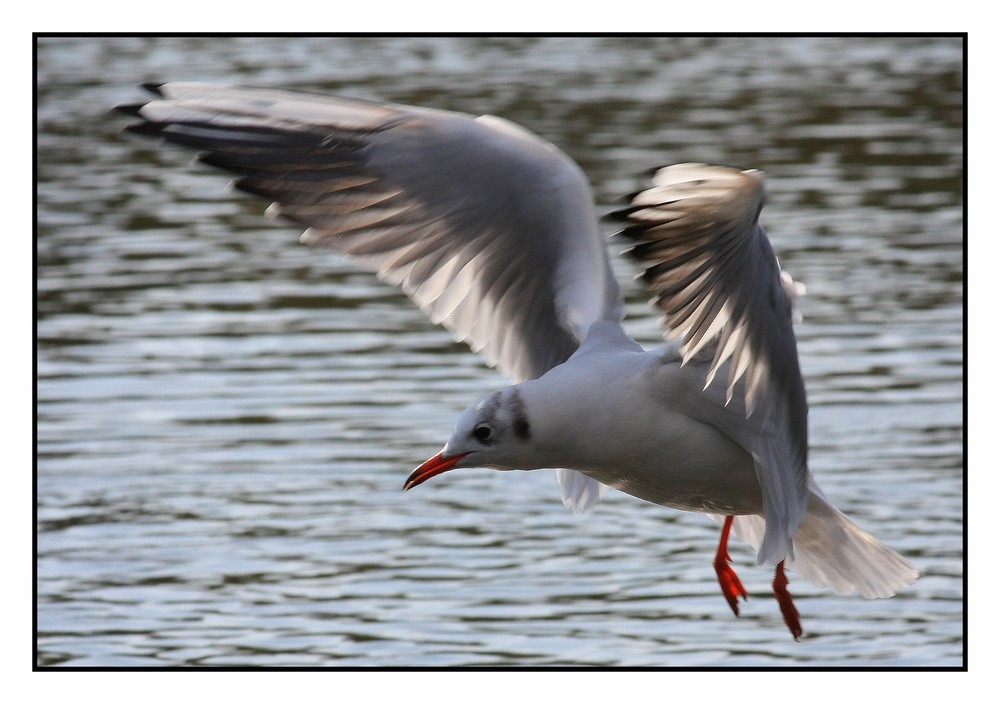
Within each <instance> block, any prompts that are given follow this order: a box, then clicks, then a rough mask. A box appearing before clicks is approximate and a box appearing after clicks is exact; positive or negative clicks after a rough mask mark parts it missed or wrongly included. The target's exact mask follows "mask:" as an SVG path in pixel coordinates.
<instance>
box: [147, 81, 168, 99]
mask: <svg viewBox="0 0 1000 704" xmlns="http://www.w3.org/2000/svg"><path fill="white" fill-rule="evenodd" d="M165 85H166V83H153V82H147V83H143V84H142V87H143V88H145V89H146V90H148V91H149V92H150V93H152V94H153V95H158V96H160V97H161V98H162V97H163V91H162V90H161V89H162V88H163V86H165Z"/></svg>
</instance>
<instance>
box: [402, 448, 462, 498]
mask: <svg viewBox="0 0 1000 704" xmlns="http://www.w3.org/2000/svg"><path fill="white" fill-rule="evenodd" d="M467 454H469V453H468V452H463V453H462V454H460V455H452V456H451V457H445V456H444V455H443V454H442V453H440V452H439V453H437V454H436V455H434V456H433V457H431V458H430V459H429V460H427V461H426V462H424V463H423V464H422V465H420V466H419V467H417V468H416V469H415V470H413V471H412V472H410V476H409V477H407V479H406V483H405V484H403V491H408V490H410V489H412V488H413V487H415V486H416V485H417V484H423V483H424V482H425V481H427V480H428V479H430V478H431V477H436V476H437V475H439V474H442V473H444V472H447V471H448V470H449V469H451V468H452V467H454V466H455V465H456V464H458V462H459V460H461V459H462V458H463V457H465V456H466V455H467Z"/></svg>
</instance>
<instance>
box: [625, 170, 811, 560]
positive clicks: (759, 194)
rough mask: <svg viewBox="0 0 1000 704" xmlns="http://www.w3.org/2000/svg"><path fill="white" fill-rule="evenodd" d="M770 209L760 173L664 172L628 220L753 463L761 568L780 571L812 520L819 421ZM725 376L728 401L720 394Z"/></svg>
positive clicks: (721, 417) (628, 230)
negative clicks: (763, 524)
mask: <svg viewBox="0 0 1000 704" xmlns="http://www.w3.org/2000/svg"><path fill="white" fill-rule="evenodd" d="M763 203H764V186H763V178H762V177H761V175H760V174H759V173H758V172H755V171H739V170H737V169H732V168H728V167H720V166H706V165H704V164H678V165H675V166H669V167H665V168H662V169H659V170H657V171H656V172H655V174H654V176H653V184H652V187H651V188H648V189H646V190H644V191H641V192H639V193H637V194H635V195H633V196H632V198H631V203H630V205H629V207H627V208H625V209H623V210H621V211H620V212H619V213H617V214H616V215H617V217H619V218H620V219H623V220H625V221H626V222H627V226H626V227H625V229H624V230H622V232H621V233H620V234H621V235H623V236H625V237H627V238H629V239H631V240H633V241H635V244H634V245H632V246H631V248H630V249H629V250H628V253H629V254H630V255H631V256H632V257H634V258H635V259H637V260H638V261H639V262H640V263H641V264H642V266H643V267H644V273H643V274H642V277H643V278H644V279H645V281H646V283H647V285H648V286H649V289H650V290H651V292H652V293H653V295H654V302H655V305H656V306H657V307H659V308H660V309H661V310H662V311H663V313H664V323H665V325H666V326H667V328H668V333H667V335H668V337H670V338H680V339H681V340H682V344H681V348H680V352H681V355H682V359H683V362H684V363H687V362H689V361H692V360H695V362H696V364H695V365H694V366H695V367H696V368H698V369H704V370H705V372H704V373H705V392H704V398H705V399H706V400H711V401H713V402H716V410H714V411H713V410H706V413H708V414H710V415H711V416H713V417H712V419H711V420H712V421H713V422H714V423H715V424H716V425H717V426H718V427H719V428H720V429H721V430H723V431H724V432H726V433H727V434H729V435H730V436H731V437H733V439H734V440H736V441H737V442H739V443H740V444H742V445H743V446H744V447H745V448H746V449H747V450H748V451H749V452H750V453H751V454H752V455H753V458H754V463H755V465H756V468H757V473H758V477H759V479H760V482H761V486H762V490H763V497H764V516H765V518H766V520H767V534H766V535H765V537H764V541H763V544H762V546H761V550H760V553H759V556H758V557H759V559H760V560H761V561H762V562H763V561H768V562H776V561H777V560H778V559H781V558H782V557H784V555H786V554H789V555H790V554H791V538H792V536H793V535H794V533H795V530H796V529H797V527H798V524H799V521H800V520H801V518H802V516H803V515H804V512H805V506H806V496H807V481H808V475H809V471H808V466H807V455H808V427H807V418H806V417H807V412H808V409H807V405H806V396H805V387H804V384H803V381H802V374H801V372H800V370H799V358H798V349H797V345H796V342H795V334H794V331H793V329H792V317H793V309H792V302H791V300H790V297H789V294H790V293H791V294H793V295H794V294H795V293H797V292H798V290H799V289H800V285H797V284H795V283H794V282H792V280H791V278H790V277H788V276H787V275H786V274H784V273H783V272H782V271H781V269H780V268H779V266H778V261H777V258H776V257H775V255H774V251H773V250H772V249H771V245H770V243H769V242H768V240H767V236H766V235H765V234H764V229H763V228H762V227H761V226H760V223H759V222H758V216H759V214H760V210H761V207H762V206H763ZM709 360H710V361H709ZM720 371H722V372H724V373H725V375H726V376H727V381H726V383H725V394H724V397H723V395H722V393H721V392H720V391H717V390H716V386H713V381H714V379H715V376H716V374H717V372H720ZM737 389H741V390H742V393H741V394H739V398H738V401H737V403H735V404H733V403H732V401H733V396H734V393H736V391H737ZM731 405H732V406H735V407H736V408H723V407H729V406H731ZM737 410H738V411H739V413H736V412H735V411H737Z"/></svg>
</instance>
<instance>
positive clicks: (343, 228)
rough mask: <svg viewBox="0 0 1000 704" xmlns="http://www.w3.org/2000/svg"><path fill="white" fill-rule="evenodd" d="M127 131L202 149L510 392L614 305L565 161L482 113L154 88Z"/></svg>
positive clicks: (584, 205)
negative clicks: (498, 374) (455, 343)
mask: <svg viewBox="0 0 1000 704" xmlns="http://www.w3.org/2000/svg"><path fill="white" fill-rule="evenodd" d="M151 89H152V90H153V91H154V92H155V93H157V95H158V96H159V99H156V100H153V101H151V102H148V103H146V104H143V105H133V106H122V107H121V108H119V109H120V110H121V111H123V112H126V113H128V114H131V115H135V116H137V117H140V118H142V120H143V122H142V123H139V124H136V125H133V126H131V127H130V128H129V129H130V130H131V131H133V132H138V133H141V134H147V135H153V136H158V137H162V138H165V139H166V140H167V141H170V142H174V143H177V144H181V145H184V146H188V147H192V148H195V149H198V150H200V151H202V152H203V154H202V155H201V157H200V158H201V161H203V162H205V163H207V164H210V165H212V166H216V167H219V168H222V169H225V170H228V171H231V172H234V173H235V174H237V175H238V178H237V179H236V181H235V182H234V185H235V186H236V188H238V189H240V190H243V191H246V192H248V193H252V194H255V195H258V196H261V197H263V198H266V199H269V200H271V201H273V204H272V206H271V207H270V208H269V209H268V210H269V212H271V213H274V214H278V215H282V216H284V217H286V218H288V219H290V220H292V221H294V222H296V223H298V224H299V225H302V226H303V227H305V228H307V229H306V230H305V232H304V233H303V235H302V237H301V239H302V241H303V242H305V243H307V244H316V245H324V246H327V247H331V248H333V249H335V250H338V251H340V252H343V253H344V254H347V255H350V256H351V257H352V258H354V259H355V260H356V261H357V262H358V263H359V264H361V265H362V266H364V267H366V268H369V269H371V270H373V271H375V272H376V273H377V274H378V275H379V277H380V278H382V279H383V280H385V281H387V282H389V283H392V284H394V285H398V286H400V287H401V288H402V290H403V291H404V292H405V293H406V294H407V295H408V296H409V297H410V298H412V299H413V300H414V301H415V302H416V303H417V305H418V306H420V308H421V310H423V311H424V313H426V314H427V315H428V316H429V317H430V318H431V320H433V321H434V322H435V323H440V324H441V325H443V326H444V327H446V328H447V329H449V330H450V331H451V332H452V333H453V334H454V335H455V337H456V338H458V339H460V340H464V341H466V342H467V343H468V344H469V346H470V347H471V348H472V349H473V350H475V351H476V352H479V353H481V354H482V356H483V357H484V358H485V359H486V361H487V362H488V363H489V364H491V365H496V366H497V367H499V368H500V369H501V371H503V372H504V373H505V374H507V375H508V376H510V377H512V378H513V379H514V380H516V381H521V380H524V379H530V378H535V377H537V376H540V375H541V374H543V373H544V372H545V371H547V370H548V369H550V368H551V367H553V366H555V365H557V364H560V363H561V362H563V361H565V360H566V359H567V358H568V357H569V356H570V355H571V354H572V353H573V352H574V351H575V350H576V348H577V347H578V346H579V344H580V342H581V341H582V339H583V337H584V336H585V335H586V332H587V329H588V328H589V327H590V325H591V324H592V323H593V322H595V321H596V320H599V319H605V318H609V319H614V320H618V319H620V317H621V301H620V293H619V290H618V286H617V284H616V282H615V281H614V279H613V277H612V274H611V269H610V265H609V262H608V260H607V254H606V251H605V248H604V243H603V242H602V240H601V238H600V236H599V233H598V230H597V223H596V218H595V216H594V211H593V204H592V201H591V194H590V189H589V187H588V185H587V182H586V179H585V177H584V176H583V174H582V172H581V171H580V169H579V167H578V166H577V165H576V164H575V163H574V162H573V161H572V160H571V159H570V158H569V157H567V156H566V155H565V154H563V153H562V152H560V151H559V150H558V149H556V148H555V147H554V146H552V145H551V144H549V143H548V142H545V141H543V140H542V139H540V138H538V137H536V136H534V135H532V134H531V133H529V132H528V131H526V130H524V129H523V128H521V127H518V126H517V125H514V124H513V123H510V122H507V121H504V120H501V119H499V118H494V117H490V116H484V117H479V118H474V117H472V116H469V115H463V114H459V113H452V112H445V111H439V110H427V109H420V108H411V107H406V106H401V105H391V104H386V103H378V102H369V101H363V100H354V99H347V98H335V97H327V96H320V95H314V94H309V93H298V92H290V91H279V90H267V89H253V88H237V87H220V86H211V85H203V84H189V83H166V84H163V85H160V86H155V87H151Z"/></svg>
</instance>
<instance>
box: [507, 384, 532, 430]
mask: <svg viewBox="0 0 1000 704" xmlns="http://www.w3.org/2000/svg"><path fill="white" fill-rule="evenodd" d="M510 412H511V427H512V428H513V429H514V434H515V435H517V437H519V438H520V439H521V440H527V439H528V438H530V437H531V424H530V423H529V422H528V414H527V413H526V412H525V410H524V401H523V400H521V394H520V392H519V391H518V390H517V389H511V397H510Z"/></svg>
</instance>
